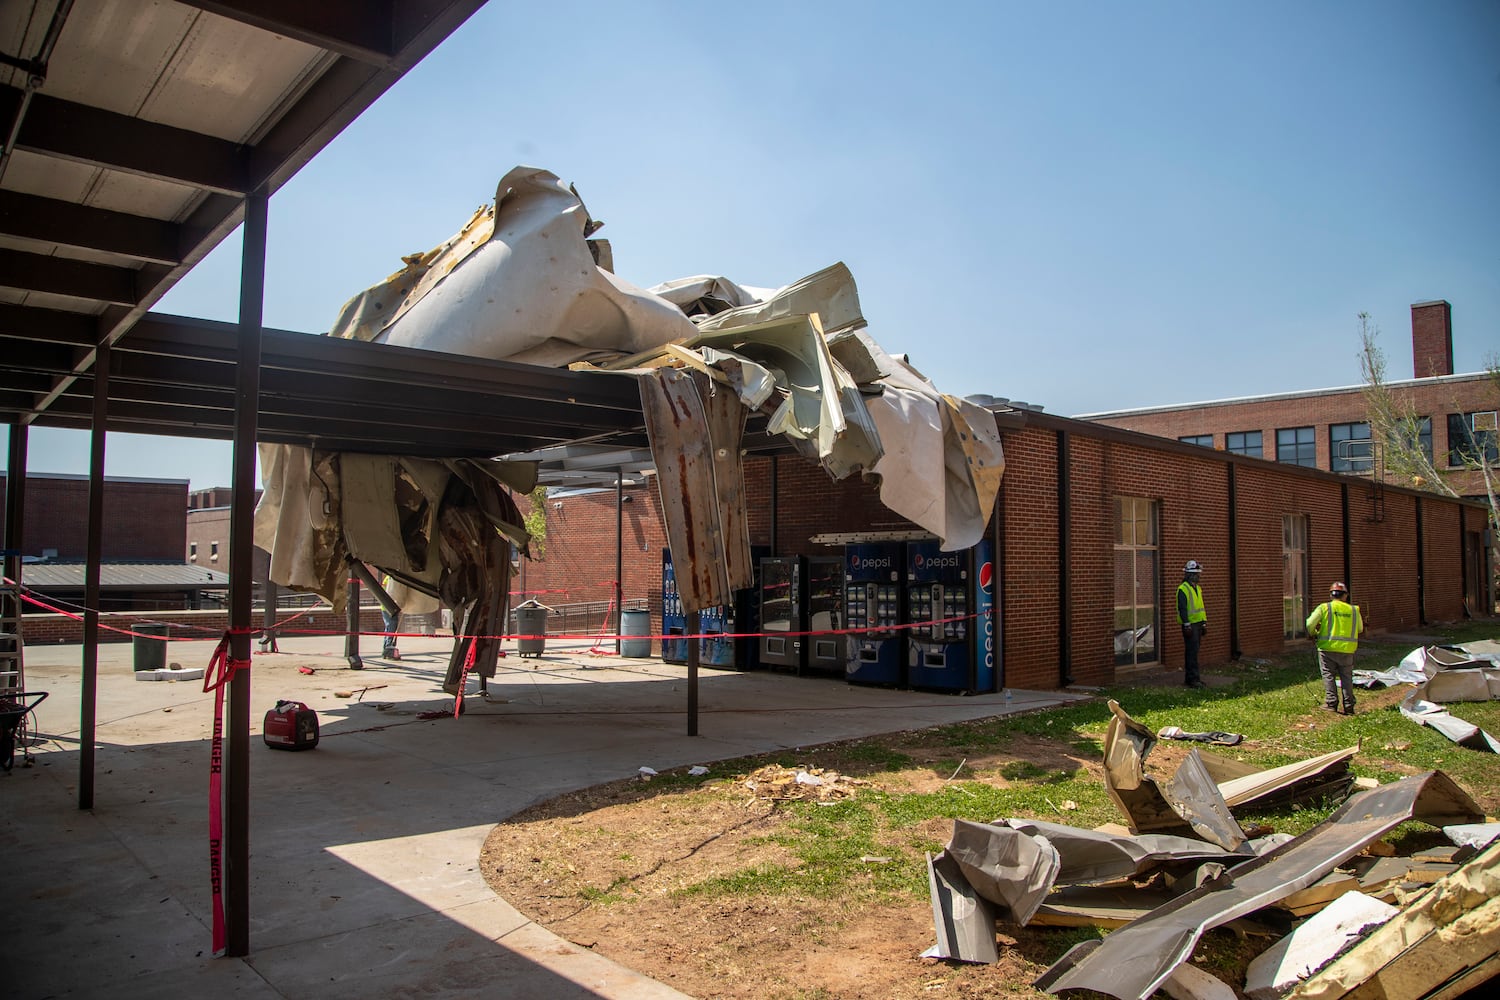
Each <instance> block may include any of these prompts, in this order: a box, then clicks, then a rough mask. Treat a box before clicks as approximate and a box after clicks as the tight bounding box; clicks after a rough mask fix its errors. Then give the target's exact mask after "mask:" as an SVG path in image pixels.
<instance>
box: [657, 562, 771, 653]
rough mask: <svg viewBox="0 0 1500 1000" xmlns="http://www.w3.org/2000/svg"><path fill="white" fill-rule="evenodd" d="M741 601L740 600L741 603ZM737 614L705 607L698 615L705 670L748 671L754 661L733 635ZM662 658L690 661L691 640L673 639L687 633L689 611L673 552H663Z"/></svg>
mask: <svg viewBox="0 0 1500 1000" xmlns="http://www.w3.org/2000/svg"><path fill="white" fill-rule="evenodd" d="M738 603H739V601H738V600H737V601H736V604H738ZM735 620H736V614H735V611H734V610H732V609H729V608H724V607H716V608H704V609H703V610H702V611H700V612H698V633H699V634H700V635H702V636H703V638H702V639H699V640H698V663H699V664H700V665H701V666H705V667H724V668H726V669H729V670H745V669H749V668H750V667H751V666H752V665H754V661H753V660H752V659H751V658H748V657H746V656H744V655H743V652H742V651H741V650H740V648H739V646H740V644H739V643H737V642H736V641H735V640H734V639H733V638H729V637H727V636H726V634H727V635H728V636H732V635H733V633H734V632H736V631H737V629H736V627H735ZM661 632H662V635H663V636H667V637H668V638H664V639H662V641H661V658H662V659H663V660H664V661H666V662H667V663H686V662H687V661H688V641H687V640H686V639H673V638H670V637H671V636H680V635H685V634H686V633H687V611H686V609H685V608H684V607H683V604H682V596H681V595H680V594H679V593H678V592H677V573H676V571H675V570H674V569H673V568H672V550H671V549H666V548H664V549H662V550H661Z"/></svg>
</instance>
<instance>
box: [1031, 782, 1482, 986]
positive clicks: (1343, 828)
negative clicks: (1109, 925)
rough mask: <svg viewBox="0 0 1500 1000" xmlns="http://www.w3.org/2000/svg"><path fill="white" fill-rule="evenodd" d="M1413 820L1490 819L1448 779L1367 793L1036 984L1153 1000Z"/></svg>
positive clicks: (1068, 958)
mask: <svg viewBox="0 0 1500 1000" xmlns="http://www.w3.org/2000/svg"><path fill="white" fill-rule="evenodd" d="M1412 818H1416V819H1421V820H1423V821H1425V822H1427V823H1431V824H1432V825H1434V826H1446V825H1451V824H1454V823H1472V822H1475V821H1477V820H1479V819H1482V818H1483V814H1482V813H1481V812H1480V809H1479V807H1478V806H1477V805H1476V804H1475V803H1474V800H1473V799H1471V798H1470V797H1469V796H1468V794H1467V793H1466V792H1464V791H1463V790H1462V789H1460V788H1459V787H1458V786H1457V785H1455V784H1454V783H1453V781H1452V780H1451V779H1450V778H1448V777H1447V775H1444V774H1442V773H1441V772H1438V771H1428V772H1426V773H1424V774H1418V775H1413V776H1411V777H1409V778H1403V779H1401V780H1400V781H1395V782H1392V783H1391V784H1387V785H1382V786H1381V787H1379V788H1373V789H1370V790H1369V791H1367V792H1362V793H1360V794H1359V795H1356V796H1354V797H1352V798H1350V799H1348V800H1347V801H1345V802H1344V803H1343V804H1342V805H1340V806H1339V807H1338V808H1337V809H1336V810H1334V811H1333V813H1332V814H1330V815H1329V817H1328V818H1327V819H1325V820H1324V821H1323V822H1321V823H1319V824H1318V825H1317V826H1315V827H1313V828H1312V829H1311V830H1309V831H1307V832H1306V833H1304V834H1302V836H1300V837H1297V838H1296V839H1295V840H1292V841H1291V842H1289V843H1287V844H1284V845H1282V846H1281V847H1278V848H1276V849H1275V850H1273V851H1271V852H1270V853H1268V854H1264V855H1261V856H1260V857H1257V858H1254V859H1252V860H1250V861H1247V862H1245V863H1244V864H1242V865H1239V866H1237V867H1235V868H1233V869H1231V870H1230V871H1229V872H1228V873H1227V874H1226V877H1225V878H1223V879H1221V880H1220V881H1218V882H1216V883H1212V884H1209V885H1205V886H1203V887H1201V888H1198V889H1194V890H1193V891H1191V892H1188V893H1185V894H1184V895H1182V896H1179V897H1177V898H1176V899H1174V900H1172V901H1171V902H1169V903H1167V904H1165V905H1163V906H1160V907H1158V908H1157V909H1155V910H1152V911H1151V912H1150V913H1149V914H1147V915H1146V916H1145V917H1142V918H1141V919H1139V920H1135V921H1132V922H1131V923H1129V924H1127V925H1126V926H1124V927H1121V928H1120V929H1119V930H1116V931H1114V932H1112V933H1111V934H1110V935H1109V936H1108V937H1106V938H1105V939H1104V941H1103V942H1102V943H1101V944H1099V946H1098V947H1097V948H1094V949H1092V950H1091V951H1087V953H1085V952H1081V951H1080V950H1079V949H1078V948H1074V949H1072V950H1070V951H1069V952H1068V953H1067V954H1065V955H1064V956H1063V957H1062V958H1061V959H1059V960H1058V961H1057V962H1056V963H1055V964H1054V965H1053V966H1052V967H1051V968H1050V969H1048V970H1047V971H1046V973H1044V974H1043V975H1042V976H1041V977H1040V978H1039V979H1037V981H1036V982H1035V984H1034V985H1035V986H1036V987H1037V988H1039V989H1043V990H1046V991H1047V992H1049V993H1058V992H1061V991H1062V990H1069V989H1092V990H1098V991H1099V992H1101V993H1107V994H1109V995H1110V996H1113V997H1118V998H1120V1000H1146V998H1147V997H1149V996H1150V995H1151V994H1152V993H1153V992H1155V990H1156V989H1157V988H1158V987H1159V986H1161V984H1162V983H1163V982H1164V981H1165V980H1166V979H1167V977H1168V976H1170V975H1171V974H1172V970H1173V969H1175V968H1176V967H1177V966H1179V965H1181V964H1182V963H1183V962H1185V961H1187V959H1188V957H1189V956H1190V955H1191V954H1192V952H1193V948H1194V947H1195V946H1196V945H1197V943H1198V940H1199V939H1200V938H1201V937H1202V936H1203V934H1204V932H1205V931H1207V930H1209V929H1210V928H1213V927H1218V926H1221V925H1223V924H1226V923H1228V922H1229V921H1231V920H1234V919H1236V918H1237V917H1242V916H1244V915H1246V914H1248V913H1252V912H1254V911H1255V910H1258V909H1260V908H1261V907H1264V906H1268V905H1270V904H1272V903H1274V902H1276V901H1277V900H1279V899H1284V898H1285V897H1287V896H1289V895H1291V894H1292V893H1293V892H1296V891H1298V890H1299V889H1305V888H1307V887H1308V886H1310V885H1312V884H1313V883H1314V882H1316V881H1317V880H1318V879H1320V878H1322V877H1323V876H1324V875H1327V874H1328V873H1329V872H1331V871H1332V870H1333V869H1334V868H1336V867H1337V866H1338V865H1340V864H1342V863H1343V862H1345V861H1347V860H1348V859H1349V858H1351V857H1353V856H1354V855H1356V854H1358V853H1359V852H1360V851H1361V850H1363V849H1364V847H1365V845H1366V844H1369V843H1370V842H1371V841H1374V840H1376V839H1378V838H1380V837H1382V836H1384V835H1385V834H1387V833H1389V832H1390V831H1391V830H1393V829H1395V828H1396V827H1397V826H1399V825H1400V824H1401V823H1403V822H1405V821H1406V820H1408V819H1412Z"/></svg>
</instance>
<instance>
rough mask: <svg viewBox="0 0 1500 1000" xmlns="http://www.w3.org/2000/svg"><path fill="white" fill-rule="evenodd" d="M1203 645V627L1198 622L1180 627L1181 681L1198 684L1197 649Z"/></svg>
mask: <svg viewBox="0 0 1500 1000" xmlns="http://www.w3.org/2000/svg"><path fill="white" fill-rule="evenodd" d="M1202 644H1203V626H1202V624H1200V623H1199V622H1193V623H1192V624H1191V625H1184V626H1182V680H1183V683H1185V684H1196V683H1198V647H1199V646H1200V645H1202Z"/></svg>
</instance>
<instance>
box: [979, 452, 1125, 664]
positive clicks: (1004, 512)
mask: <svg viewBox="0 0 1500 1000" xmlns="http://www.w3.org/2000/svg"><path fill="white" fill-rule="evenodd" d="M1002 441H1003V443H1004V446H1005V478H1004V481H1003V486H1002V490H1001V497H1000V508H1001V518H1002V521H1003V528H1002V531H1003V538H1004V546H1005V552H1004V556H1003V558H1002V560H1001V562H1002V565H1003V578H1002V579H1001V581H1000V586H999V595H998V597H997V602H998V603H1000V604H1001V607H1002V612H1001V624H1000V629H1001V634H1000V641H1001V650H1002V653H1003V659H1002V662H1003V664H1004V668H1005V684H1006V686H1008V687H1016V688H1023V689H1024V688H1034V689H1041V690H1048V689H1051V688H1055V687H1057V686H1058V678H1059V672H1058V655H1057V637H1058V625H1057V613H1058V580H1059V573H1058V564H1057V537H1058V535H1057V511H1058V503H1057V445H1056V435H1055V434H1053V433H1052V432H1051V431H1046V430H1037V429H1026V430H1023V431H1018V432H1013V433H1008V434H1006V435H1004V437H1003V438H1002ZM1112 561H1113V552H1111V562H1112ZM1075 648H1076V647H1075ZM1111 648H1112V647H1111Z"/></svg>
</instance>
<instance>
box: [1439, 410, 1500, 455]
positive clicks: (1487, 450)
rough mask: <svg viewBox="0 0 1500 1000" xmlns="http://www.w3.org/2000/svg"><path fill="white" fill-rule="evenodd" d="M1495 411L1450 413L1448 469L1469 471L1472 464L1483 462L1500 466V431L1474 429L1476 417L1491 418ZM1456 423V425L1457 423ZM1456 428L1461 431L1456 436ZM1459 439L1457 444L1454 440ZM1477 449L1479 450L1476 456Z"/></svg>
mask: <svg viewBox="0 0 1500 1000" xmlns="http://www.w3.org/2000/svg"><path fill="white" fill-rule="evenodd" d="M1494 413H1495V411H1494V410H1472V411H1470V412H1468V413H1449V414H1448V415H1447V417H1448V421H1447V422H1448V468H1450V469H1467V468H1469V467H1470V463H1471V462H1474V463H1477V462H1479V461H1480V460H1481V458H1482V460H1483V461H1484V462H1486V463H1487V464H1489V465H1490V466H1492V467H1493V466H1495V465H1497V464H1500V431H1495V430H1490V429H1489V428H1482V429H1480V430H1475V429H1474V417H1475V416H1477V415H1479V414H1483V415H1485V416H1491V415H1493V414H1494ZM1455 422H1456V423H1455ZM1455 426H1456V427H1457V429H1458V430H1459V431H1460V433H1459V434H1457V435H1455V434H1454V429H1455ZM1455 437H1457V438H1458V441H1457V443H1455V442H1454V438H1455ZM1476 449H1479V451H1478V454H1476Z"/></svg>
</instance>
